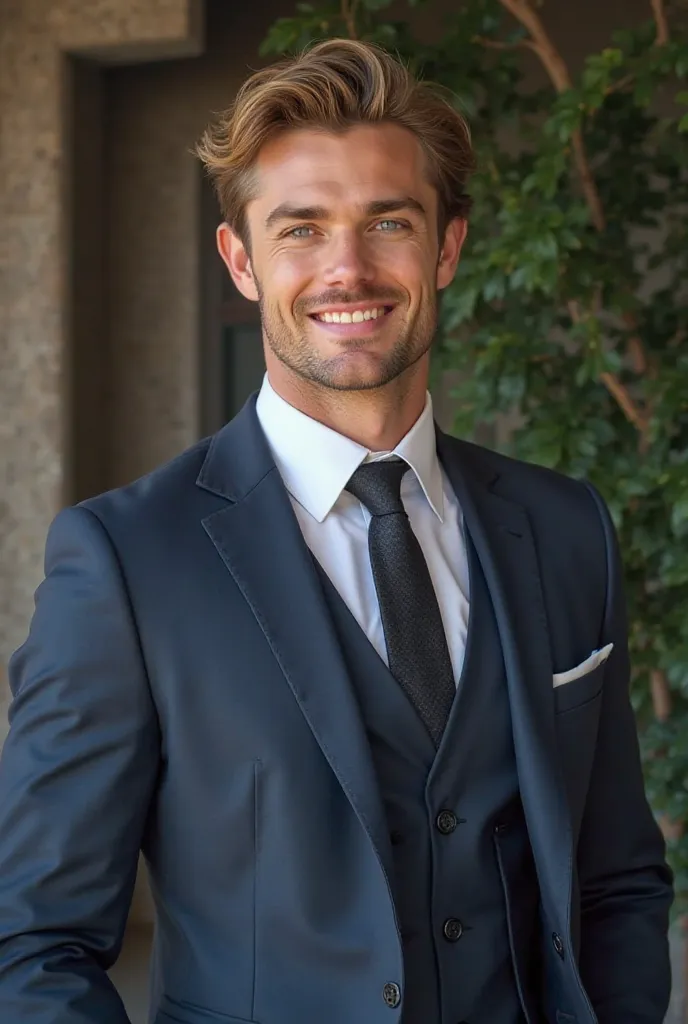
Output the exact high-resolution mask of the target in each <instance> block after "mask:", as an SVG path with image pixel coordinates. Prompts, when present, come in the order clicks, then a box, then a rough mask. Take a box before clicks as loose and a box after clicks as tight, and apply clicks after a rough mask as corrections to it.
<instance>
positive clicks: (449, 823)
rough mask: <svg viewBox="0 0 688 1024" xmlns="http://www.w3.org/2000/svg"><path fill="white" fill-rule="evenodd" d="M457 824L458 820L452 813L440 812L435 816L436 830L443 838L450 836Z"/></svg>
mask: <svg viewBox="0 0 688 1024" xmlns="http://www.w3.org/2000/svg"><path fill="white" fill-rule="evenodd" d="M458 824H459V820H458V818H457V817H456V815H455V814H454V812H453V811H440V813H439V814H438V815H437V821H436V825H437V829H438V831H439V832H441V833H442V835H443V836H448V835H451V833H452V832H453V831H454V829H455V828H456V826H457V825H458Z"/></svg>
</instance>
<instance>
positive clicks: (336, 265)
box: [323, 231, 375, 291]
mask: <svg viewBox="0 0 688 1024" xmlns="http://www.w3.org/2000/svg"><path fill="white" fill-rule="evenodd" d="M374 276H375V269H374V266H373V263H372V260H371V258H370V253H369V251H368V249H367V246H366V243H365V240H364V239H363V238H361V236H360V235H359V234H357V233H356V232H355V231H350V232H349V231H347V232H342V233H341V234H337V235H336V236H335V237H333V238H332V239H331V241H330V244H329V245H328V246H327V253H326V260H325V267H324V271H323V281H324V283H325V284H326V285H327V286H328V287H329V288H342V289H346V290H347V291H353V290H354V289H355V288H356V286H357V285H360V284H361V283H362V282H364V281H365V282H367V281H371V280H372V279H373V278H374Z"/></svg>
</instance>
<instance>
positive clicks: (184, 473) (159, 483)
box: [77, 438, 212, 535]
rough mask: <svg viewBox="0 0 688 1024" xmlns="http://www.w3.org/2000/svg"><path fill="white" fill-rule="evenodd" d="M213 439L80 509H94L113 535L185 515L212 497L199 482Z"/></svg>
mask: <svg viewBox="0 0 688 1024" xmlns="http://www.w3.org/2000/svg"><path fill="white" fill-rule="evenodd" d="M211 442H212V438H204V439H203V440H201V441H198V442H197V443H196V444H195V445H193V446H192V447H191V448H188V449H187V450H186V451H184V452H182V453H181V454H180V455H178V456H176V457H175V458H173V459H171V460H170V461H168V462H166V463H163V464H162V465H161V466H158V467H157V468H156V469H154V470H152V472H150V473H147V474H145V475H144V476H142V477H140V478H139V479H137V480H134V481H132V482H131V483H128V484H126V485H125V486H123V487H118V488H115V489H113V490H110V491H106V492H104V493H103V494H99V495H96V496H95V497H92V498H88V499H87V500H86V501H82V502H80V504H79V505H78V506H77V508H79V509H82V510H85V511H87V512H90V513H91V514H92V515H93V516H95V518H96V519H98V520H99V522H100V524H101V525H102V526H103V527H104V528H105V530H106V531H107V532H108V533H109V534H111V535H112V534H121V533H122V532H123V531H126V530H134V531H140V530H141V528H143V527H145V526H148V527H156V526H162V525H163V523H164V522H165V521H166V520H167V519H169V518H171V517H173V518H180V517H181V518H183V517H184V511H185V509H186V508H189V507H190V506H191V507H193V508H194V511H197V509H196V507H195V506H196V505H197V504H198V503H202V502H203V499H204V498H208V497H210V496H208V495H206V494H205V492H203V491H202V490H201V489H200V488H198V487H196V486H195V485H196V480H197V479H198V475H199V473H200V471H201V468H202V466H203V463H204V461H205V459H206V456H207V453H208V450H209V448H210V445H211Z"/></svg>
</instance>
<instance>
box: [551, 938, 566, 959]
mask: <svg viewBox="0 0 688 1024" xmlns="http://www.w3.org/2000/svg"><path fill="white" fill-rule="evenodd" d="M552 945H553V946H554V952H555V953H556V954H557V956H560V957H561V959H562V960H563V959H564V942H563V940H562V937H561V935H557V933H556V932H553V933H552Z"/></svg>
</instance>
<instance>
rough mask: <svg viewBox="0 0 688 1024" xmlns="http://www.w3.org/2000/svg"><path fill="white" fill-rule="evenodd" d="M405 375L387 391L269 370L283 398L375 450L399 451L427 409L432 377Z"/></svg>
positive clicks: (340, 432)
mask: <svg viewBox="0 0 688 1024" xmlns="http://www.w3.org/2000/svg"><path fill="white" fill-rule="evenodd" d="M405 376H406V375H405V374H402V376H401V377H399V378H397V379H396V380H394V381H391V382H390V383H389V384H386V385H385V386H384V387H381V388H374V389H371V390H367V391H335V390H332V389H330V388H323V387H321V386H318V385H314V384H312V383H311V382H310V381H304V380H302V379H301V378H295V377H289V378H287V377H285V376H284V375H283V374H279V373H278V374H275V373H273V372H271V371H270V369H268V378H269V380H270V385H271V387H272V388H273V389H274V390H275V391H276V392H277V394H278V395H279V396H280V398H282V399H284V401H285V402H288V403H289V404H290V405H292V406H294V408H295V409H298V410H299V411H300V412H302V413H304V414H305V415H306V416H310V418H311V419H314V420H317V421H318V422H319V423H322V424H324V425H325V426H326V427H329V428H330V429H331V430H334V431H336V432H337V433H338V434H342V435H343V436H344V437H348V438H350V439H351V440H352V441H355V442H356V444H360V445H361V446H362V447H363V448H367V449H368V450H369V451H371V452H386V451H393V450H394V448H396V446H397V445H398V444H399V442H400V441H401V439H402V438H403V437H405V436H406V434H408V432H409V430H410V429H411V427H412V426H413V425H414V423H415V422H416V421H417V420H418V418H419V417H420V415H421V413H422V412H423V409H424V408H425V398H426V391H427V378H426V376H423V375H421V374H419V373H416V374H414V375H413V379H411V380H404V379H403V378H404V377H405Z"/></svg>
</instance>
